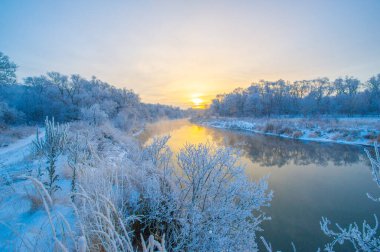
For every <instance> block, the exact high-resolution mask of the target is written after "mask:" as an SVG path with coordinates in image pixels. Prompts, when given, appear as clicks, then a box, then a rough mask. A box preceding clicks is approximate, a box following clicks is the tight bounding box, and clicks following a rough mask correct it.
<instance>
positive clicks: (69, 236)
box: [0, 122, 272, 251]
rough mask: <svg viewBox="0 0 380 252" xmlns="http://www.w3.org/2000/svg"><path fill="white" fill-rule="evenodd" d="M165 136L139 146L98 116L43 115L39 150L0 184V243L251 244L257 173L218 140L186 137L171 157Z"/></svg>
mask: <svg viewBox="0 0 380 252" xmlns="http://www.w3.org/2000/svg"><path fill="white" fill-rule="evenodd" d="M63 139H64V141H63ZM168 139H169V138H168V137H164V138H157V139H154V140H153V141H152V143H151V144H150V145H148V146H144V147H143V146H140V144H139V143H138V142H137V140H136V139H134V138H133V137H129V136H127V135H125V134H122V132H121V131H120V130H118V129H116V128H114V127H113V126H111V125H110V124H107V123H105V124H102V125H98V126H97V127H93V126H91V125H89V123H86V122H76V123H71V124H70V125H67V126H58V125H56V124H53V123H52V122H47V126H46V133H45V134H44V135H43V137H37V140H35V142H34V146H35V149H37V150H38V151H37V153H40V154H41V155H35V156H34V158H35V160H32V161H30V160H24V162H31V164H30V166H29V169H28V170H25V172H24V173H25V176H22V177H18V179H14V180H13V181H12V182H11V183H10V184H9V185H8V186H7V185H1V186H2V189H1V190H2V191H3V192H4V191H6V190H3V188H4V189H5V188H14V190H13V191H12V192H11V191H9V194H8V196H9V197H4V201H3V202H2V205H3V206H5V209H4V210H3V212H4V213H2V214H0V221H2V222H4V224H5V225H2V226H1V227H0V231H1V233H2V234H1V236H0V239H1V240H2V244H1V249H6V250H16V251H29V250H36V249H37V250H39V249H43V250H53V249H57V250H62V251H73V250H75V251H157V250H158V251H166V250H168V251H183V250H187V251H205V250H212V251H214V250H223V249H225V248H228V249H231V250H247V249H249V250H256V249H257V244H256V242H257V240H256V235H257V232H258V231H260V230H261V229H260V224H261V223H262V222H263V221H264V220H266V219H268V218H267V217H266V216H265V214H264V212H263V211H262V207H263V206H267V205H269V202H270V200H271V197H272V194H271V192H270V191H269V190H268V185H267V182H266V179H265V178H263V179H262V180H260V181H250V180H249V179H248V178H247V176H246V175H245V173H244V170H243V168H242V167H240V166H239V165H238V163H237V160H238V153H236V152H235V151H233V150H232V149H228V148H216V147H215V146H211V145H209V144H200V145H187V146H184V147H183V149H182V150H181V151H180V152H179V153H178V155H177V156H176V159H174V158H173V153H172V152H171V150H170V149H169V147H168V146H167V144H166V143H167V141H168ZM32 145H33V143H32V142H30V145H29V147H28V148H30V149H29V150H31V146H32ZM25 148H26V147H25ZM32 157H33V156H32ZM50 159H53V163H52V162H51V160H50ZM173 160H176V161H175V163H173V162H174V161H173ZM51 166H53V167H54V172H53V174H50V172H51V171H53V170H52V169H51ZM178 167H180V169H178ZM51 178H53V180H54V181H53V183H52V184H51V183H49V182H51ZM43 182H47V183H43ZM52 187H54V188H57V189H58V188H59V190H55V191H54V193H52V192H53V191H52V190H51V189H52ZM12 202H13V203H15V202H19V203H18V204H20V203H21V202H22V203H23V204H24V207H23V208H21V207H18V209H17V211H12V207H11V206H12ZM3 203H4V204H3ZM5 212H7V213H5ZM19 224H22V226H20V227H18V225H19ZM11 227H17V228H11Z"/></svg>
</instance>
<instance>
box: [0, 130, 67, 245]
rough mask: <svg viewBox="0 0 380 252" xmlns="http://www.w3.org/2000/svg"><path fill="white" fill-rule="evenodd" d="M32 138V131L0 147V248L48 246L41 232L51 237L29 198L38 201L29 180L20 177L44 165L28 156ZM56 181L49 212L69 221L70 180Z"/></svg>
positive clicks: (42, 214)
mask: <svg viewBox="0 0 380 252" xmlns="http://www.w3.org/2000/svg"><path fill="white" fill-rule="evenodd" d="M40 132H43V130H40ZM40 136H43V134H40ZM35 138H36V135H35V134H33V135H30V136H28V137H26V138H23V139H20V140H18V141H16V142H14V143H12V144H10V145H9V146H7V147H3V148H0V192H1V194H0V205H1V208H0V251H15V250H17V251H18V250H20V251H25V250H30V248H34V249H35V248H36V247H38V248H41V247H40V246H47V247H48V246H49V242H51V241H50V239H44V238H43V237H46V236H44V235H48V236H49V237H51V230H50V227H49V225H48V218H47V214H46V211H45V210H44V209H43V208H42V207H41V205H39V206H36V205H33V200H37V201H38V199H39V196H38V195H37V194H36V192H35V189H34V187H33V185H32V184H31V183H30V181H28V180H25V179H23V178H21V176H27V175H29V174H32V173H33V172H35V171H36V170H37V168H38V167H42V169H44V166H45V163H44V162H42V161H38V160H34V159H32V158H31V155H30V154H31V150H32V148H31V147H32V141H33V140H34V139H35ZM60 162H63V160H60ZM62 177H63V176H62ZM59 185H60V186H61V187H62V192H60V195H59V200H58V201H57V202H56V204H55V205H54V207H53V208H52V209H51V210H52V212H51V215H52V216H54V218H56V217H57V216H58V215H59V214H62V215H63V216H64V217H65V219H66V220H67V221H68V222H70V223H73V221H74V216H73V213H72V208H71V206H70V200H69V199H67V198H68V196H67V195H68V192H69V191H70V181H69V180H65V179H62V180H61V181H60V182H59ZM41 249H42V250H44V249H43V248H41Z"/></svg>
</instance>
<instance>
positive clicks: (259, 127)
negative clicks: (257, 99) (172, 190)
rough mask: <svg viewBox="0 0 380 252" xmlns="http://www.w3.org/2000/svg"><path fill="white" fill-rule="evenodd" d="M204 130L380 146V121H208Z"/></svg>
mask: <svg viewBox="0 0 380 252" xmlns="http://www.w3.org/2000/svg"><path fill="white" fill-rule="evenodd" d="M197 123H200V124H202V125H205V126H209V127H215V128H223V129H235V130H246V131H251V132H255V133H260V134H268V135H276V136H280V137H286V138H295V139H301V140H310V141H320V142H336V143H344V144H361V145H373V143H374V142H380V118H377V117H376V118H330V117H321V118H243V119H242V118H208V119H199V120H197Z"/></svg>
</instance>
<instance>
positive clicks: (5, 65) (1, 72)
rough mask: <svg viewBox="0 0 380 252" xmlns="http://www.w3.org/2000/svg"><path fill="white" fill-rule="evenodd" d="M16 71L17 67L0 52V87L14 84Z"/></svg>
mask: <svg viewBox="0 0 380 252" xmlns="http://www.w3.org/2000/svg"><path fill="white" fill-rule="evenodd" d="M16 69H17V65H16V64H15V63H13V62H12V61H11V60H10V59H9V57H8V56H7V55H5V54H4V53H2V52H0V85H2V84H14V83H16Z"/></svg>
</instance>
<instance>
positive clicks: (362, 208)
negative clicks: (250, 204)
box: [140, 120, 380, 251]
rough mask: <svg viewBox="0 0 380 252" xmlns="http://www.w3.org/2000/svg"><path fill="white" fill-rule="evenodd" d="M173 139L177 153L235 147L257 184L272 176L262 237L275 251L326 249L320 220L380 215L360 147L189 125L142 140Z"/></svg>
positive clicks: (168, 126) (159, 126)
mask: <svg viewBox="0 0 380 252" xmlns="http://www.w3.org/2000/svg"><path fill="white" fill-rule="evenodd" d="M168 134H170V136H171V138H170V140H169V142H168V144H169V146H170V148H171V149H172V150H173V151H174V152H175V153H176V152H178V151H179V150H180V148H182V147H183V146H184V145H185V144H186V143H205V142H210V143H211V144H215V145H217V146H230V147H234V148H237V149H239V150H240V151H241V153H242V155H243V156H242V157H241V159H240V161H241V164H242V165H244V166H245V167H246V172H247V174H248V175H249V176H250V177H251V178H252V179H258V178H261V177H262V176H265V175H269V180H268V181H269V186H270V188H271V189H272V190H273V191H274V199H273V201H272V203H271V207H269V208H266V209H265V212H266V213H267V214H268V215H269V216H271V217H272V220H271V221H267V222H265V223H264V225H263V226H262V227H263V228H264V232H263V233H261V234H259V236H260V235H263V236H264V237H265V238H266V239H267V240H268V241H269V242H271V243H272V245H273V247H274V248H275V249H281V250H282V251H291V246H290V242H291V241H293V242H294V243H295V245H296V247H297V249H298V251H316V249H317V248H318V247H321V249H322V246H323V244H324V243H326V242H327V241H328V240H327V237H326V236H324V234H323V233H322V231H321V230H320V226H319V221H320V220H321V216H325V217H328V218H329V219H330V220H331V221H332V222H338V223H340V224H342V225H347V224H349V223H351V222H353V221H356V222H358V223H362V221H363V220H364V219H367V220H369V221H370V222H371V224H372V223H373V214H374V213H375V214H376V213H377V214H378V215H379V214H380V212H379V209H380V208H379V205H378V204H376V203H374V202H372V201H370V200H369V199H368V198H367V197H366V193H367V192H370V193H372V194H374V195H378V193H379V192H378V188H377V187H376V185H375V183H374V182H373V181H372V178H371V173H370V166H369V163H368V161H367V158H366V156H365V153H364V150H363V147H361V146H350V145H341V144H327V143H314V142H305V141H299V140H291V139H283V138H278V137H270V136H264V135H258V134H252V133H246V132H241V131H227V130H220V129H212V128H206V127H203V126H198V125H195V124H192V123H190V122H188V121H187V120H176V121H165V122H159V123H155V124H152V125H149V126H147V128H146V130H145V131H144V132H143V133H142V134H141V135H140V140H141V141H142V142H149V140H151V138H152V137H153V136H163V135H168ZM258 242H259V244H260V243H261V242H260V241H258Z"/></svg>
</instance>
